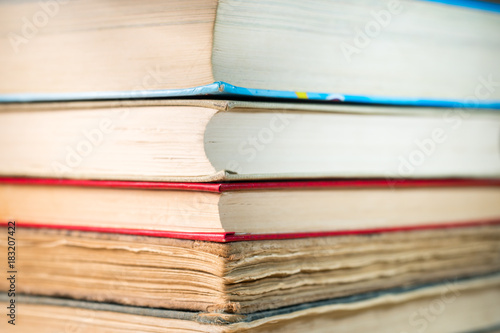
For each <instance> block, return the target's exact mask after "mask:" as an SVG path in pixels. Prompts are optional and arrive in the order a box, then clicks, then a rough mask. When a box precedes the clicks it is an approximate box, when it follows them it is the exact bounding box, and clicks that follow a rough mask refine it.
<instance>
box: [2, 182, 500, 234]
mask: <svg viewBox="0 0 500 333" xmlns="http://www.w3.org/2000/svg"><path fill="white" fill-rule="evenodd" d="M499 185H500V184H499V181H498V180H427V181H426V180H414V181H410V180H403V181H399V182H394V183H387V182H386V181H383V180H372V181H310V182H304V181H302V182H301V181H296V182H255V183H232V184H231V183H221V184H218V183H210V184H205V183H201V184H198V183H158V182H149V183H148V182H121V181H120V182H102V181H88V180H84V181H77V180H54V179H33V178H0V221H1V222H2V223H3V224H6V223H7V222H8V221H11V220H15V221H16V223H18V224H19V225H20V226H24V227H29V226H33V227H51V228H63V229H77V230H92V231H101V232H118V233H129V234H141V235H156V236H166V237H177V238H188V239H201V240H211V241H221V242H224V241H231V240H233V241H234V240H243V239H252V238H257V239H262V238H297V237H299V238H300V237H310V236H321V235H323V236H325V235H341V234H357V233H373V232H382V231H397V230H413V229H433V228H446V227H453V226H460V225H462V226H464V225H482V224H497V223H499V222H500V206H499V205H498V204H497V203H498V202H500V186H499Z"/></svg>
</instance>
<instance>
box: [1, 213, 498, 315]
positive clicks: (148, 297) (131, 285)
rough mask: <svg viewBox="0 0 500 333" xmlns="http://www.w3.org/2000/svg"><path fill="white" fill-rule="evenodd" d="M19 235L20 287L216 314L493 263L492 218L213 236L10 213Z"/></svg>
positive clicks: (417, 280)
mask: <svg viewBox="0 0 500 333" xmlns="http://www.w3.org/2000/svg"><path fill="white" fill-rule="evenodd" d="M16 240H17V241H16V247H17V248H18V249H19V250H18V254H19V255H18V256H17V258H16V270H17V272H19V279H21V278H22V283H18V284H17V285H16V292H17V293H18V294H24V295H43V296H59V297H66V298H71V299H81V300H89V301H98V302H105V303H116V304H125V305H133V306H141V307H152V308H164V309H178V310H190V311H204V312H207V313H214V316H217V314H249V313H255V312H260V311H265V310H270V309H283V308H285V307H288V306H292V305H298V304H303V303H308V302H315V301H319V300H326V299H335V298H339V297H346V296H350V295H356V294H362V293H366V292H373V291H381V290H388V289H391V288H396V287H402V286H418V285H421V284H426V283H434V282H439V281H445V280H449V279H455V278H457V277H462V278H463V277H467V276H478V275H481V274H490V273H494V272H498V271H500V242H499V240H500V227H499V226H498V225H497V226H482V227H474V228H471V227H463V228H450V229H435V230H420V231H411V232H393V233H381V234H370V235H351V236H339V237H315V238H314V237H313V238H303V239H280V240H253V241H239V242H228V243H216V242H206V241H197V240H187V239H174V238H166V237H150V236H135V235H120V234H116V233H115V234H113V233H102V232H101V233H94V232H80V231H74V230H73V231H71V230H58V229H43V228H26V227H21V225H20V224H19V225H17V223H16ZM443 240H446V241H443ZM7 244H8V243H7V237H5V238H4V239H0V245H1V251H7ZM2 265H4V264H2ZM19 281H21V280H19ZM9 285H10V281H9V280H8V279H2V280H0V290H2V291H7V290H9Z"/></svg>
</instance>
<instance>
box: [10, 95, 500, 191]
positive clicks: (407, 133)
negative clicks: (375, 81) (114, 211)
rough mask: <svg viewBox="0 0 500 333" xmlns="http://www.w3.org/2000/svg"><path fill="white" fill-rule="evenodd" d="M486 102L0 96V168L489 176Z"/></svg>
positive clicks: (124, 173)
mask: <svg viewBox="0 0 500 333" xmlns="http://www.w3.org/2000/svg"><path fill="white" fill-rule="evenodd" d="M499 137H500V112H498V111H497V110H477V109H461V108H454V109H442V108H408V107H396V106H368V105H340V104H337V105H318V104H314V103H265V102H238V101H217V100H149V101H148V100H141V101H123V100H120V101H101V102H72V103H25V104H16V103H11V104H0V157H1V158H2V163H0V175H3V176H17V177H52V178H80V179H114V180H141V181H144V180H146V181H177V182H179V181H180V182H206V181H228V180H257V179H285V178H288V179H304V178H322V179H324V178H386V179H399V178H498V177H500V158H499V156H500V140H499Z"/></svg>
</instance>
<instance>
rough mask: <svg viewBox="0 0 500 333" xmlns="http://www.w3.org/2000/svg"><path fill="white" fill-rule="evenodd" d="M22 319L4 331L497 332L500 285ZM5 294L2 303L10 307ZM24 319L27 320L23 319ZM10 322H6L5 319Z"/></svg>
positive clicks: (83, 310)
mask: <svg viewBox="0 0 500 333" xmlns="http://www.w3.org/2000/svg"><path fill="white" fill-rule="evenodd" d="M17 299H18V302H17V303H16V306H18V307H19V308H20V309H22V315H20V316H22V317H19V319H16V321H15V324H16V325H15V326H13V325H10V324H9V323H8V322H7V320H2V321H1V322H0V329H2V331H9V329H10V330H11V331H15V332H22V333H31V332H34V331H37V332H44V333H45V332H47V333H52V332H59V331H77V332H89V333H94V332H98V333H101V332H102V333H104V332H123V331H130V330H131V329H133V330H134V331H135V332H139V331H140V332H155V333H163V332H181V331H182V332H210V333H235V332H248V333H250V332H252V333H257V332H260V333H263V332H292V333H293V332H297V333H302V332H304V331H306V330H307V332H313V333H320V332H331V331H332V327H335V332H336V333H363V332H372V333H386V332H388V327H390V331H391V332H418V331H425V332H427V333H456V332H464V333H497V332H499V331H500V321H499V319H498V318H499V316H498V314H499V312H498V311H499V306H500V303H499V299H500V279H499V277H498V276H495V275H490V276H483V277H479V278H476V279H453V280H449V281H445V282H442V283H436V284H430V285H422V286H418V287H411V288H395V289H391V290H387V291H383V292H378V293H365V294H358V295H353V296H350V297H343V298H337V299H331V300H327V301H321V302H313V303H306V304H302V305H298V306H292V307H288V308H285V309H278V310H270V311H262V312H260V313H255V314H248V315H227V314H210V315H207V314H206V313H203V312H190V311H175V310H166V309H156V308H141V307H132V306H124V305H116V304H109V303H96V302H83V301H74V300H69V299H65V298H57V297H54V298H51V297H36V296H25V295H20V296H18V298H17ZM8 301H9V298H8V297H7V294H4V293H2V294H0V304H1V306H2V307H3V308H6V307H8V306H9V305H10V304H9V303H8ZM21 318H22V319H21ZM7 319H9V318H7Z"/></svg>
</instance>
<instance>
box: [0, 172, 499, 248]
mask: <svg viewBox="0 0 500 333" xmlns="http://www.w3.org/2000/svg"><path fill="white" fill-rule="evenodd" d="M0 184H15V185H50V186H75V187H108V188H131V189H150V190H181V191H206V192H215V193H222V192H228V191H239V190H262V189H281V188H332V187H346V188H383V187H389V188H400V187H482V186H485V187H491V186H500V180H499V179H418V180H417V179H412V180H406V179H405V180H393V179H391V180H383V179H364V180H315V181H310V180H308V181H300V180H299V181H273V182H267V181H262V182H237V183H167V182H137V181H108V180H106V181H101V180H75V179H50V178H9V177H0ZM7 222H8V221H2V222H0V225H2V226H6V225H7ZM493 224H500V219H494V220H482V221H469V222H460V223H443V224H432V225H417V226H411V227H393V228H376V229H362V230H346V231H322V232H306V233H278V234H237V233H234V232H223V233H192V232H189V233H188V232H167V231H158V230H142V229H126V228H104V227H86V226H70V225H45V224H37V223H30V222H29V221H16V226H17V227H24V228H52V229H66V230H80V231H92V232H103V233H119V234H130V235H137V236H153V237H170V238H180V239H191V240H202V241H212V242H234V241H250V240H272V239H292V238H305V237H326V236H341V235H360V234H373V233H381V232H396V231H411V230H426V229H443V228H457V227H473V226H479V225H493Z"/></svg>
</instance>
